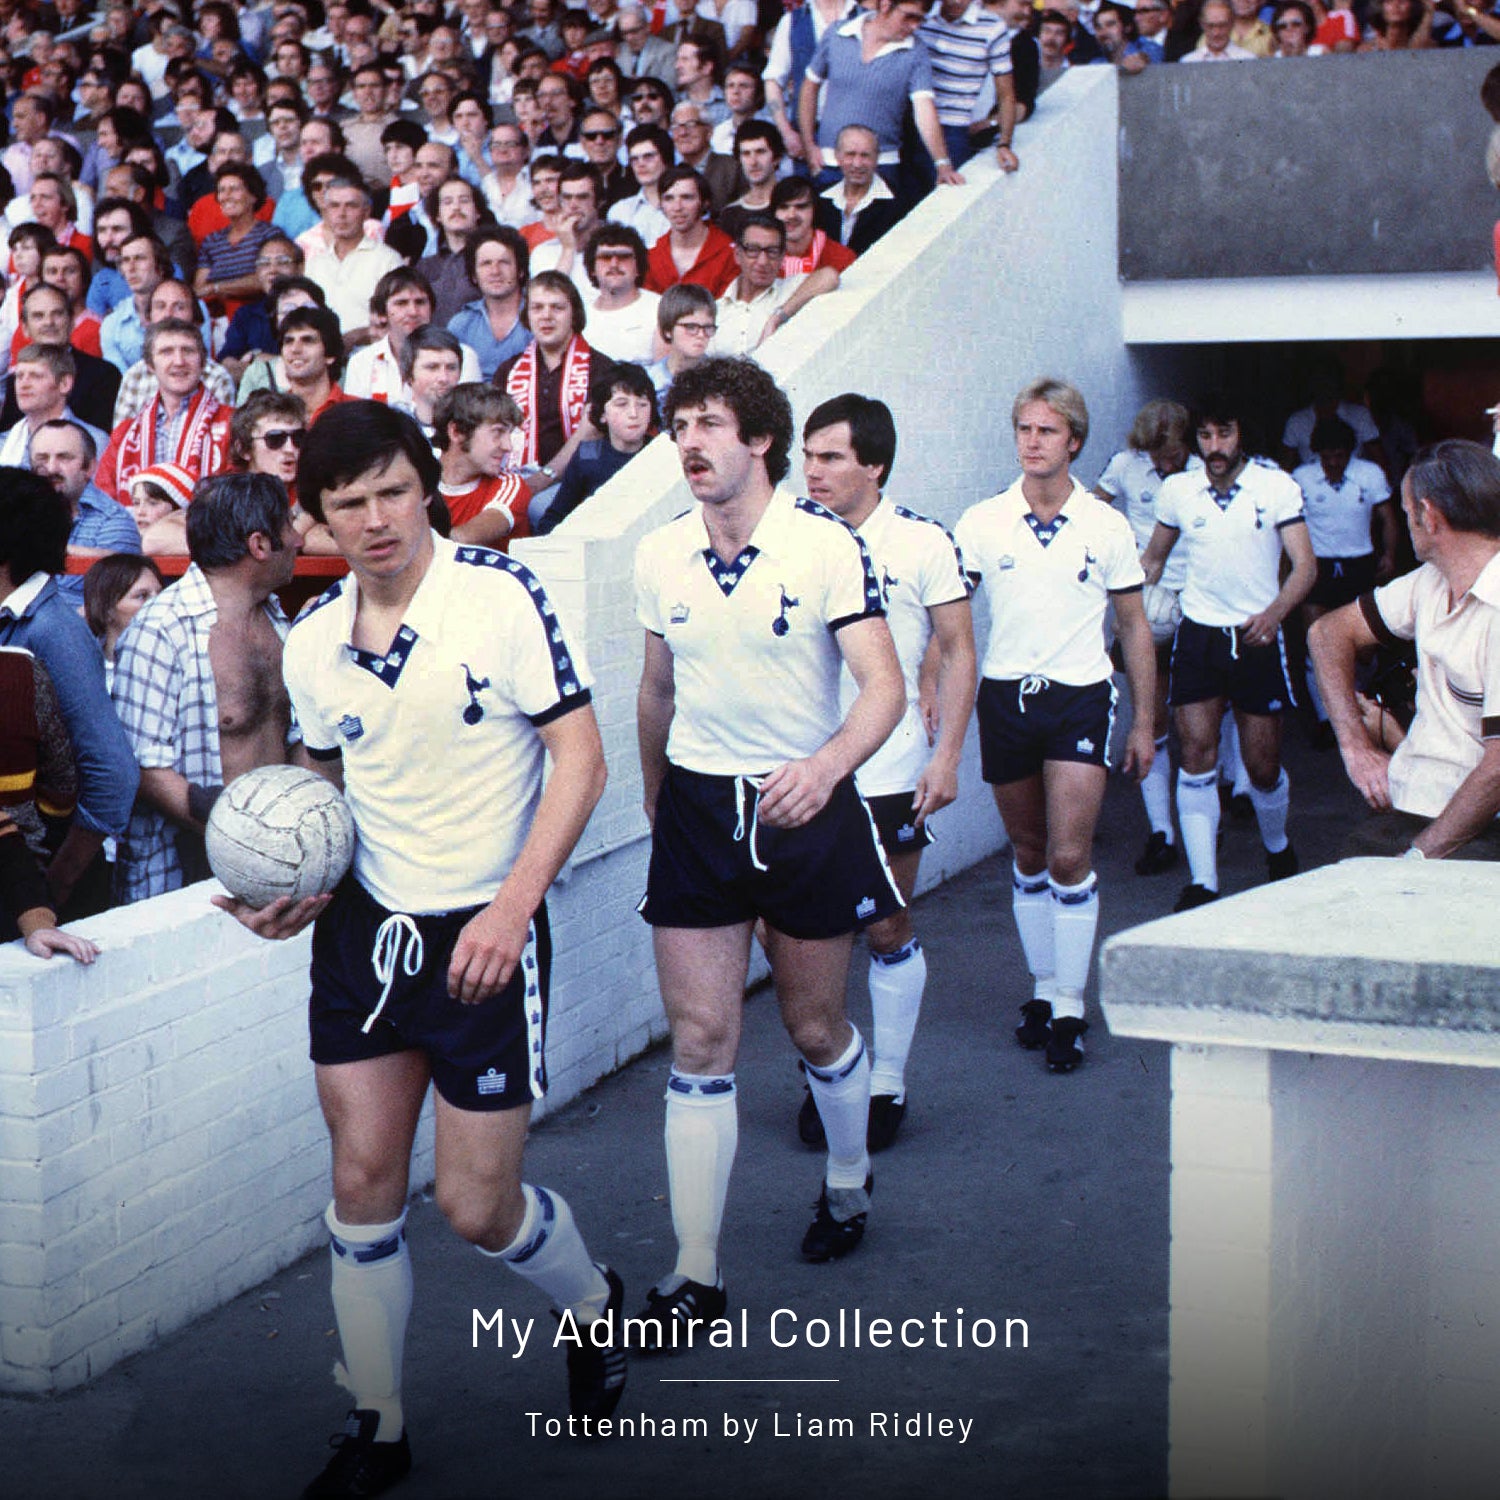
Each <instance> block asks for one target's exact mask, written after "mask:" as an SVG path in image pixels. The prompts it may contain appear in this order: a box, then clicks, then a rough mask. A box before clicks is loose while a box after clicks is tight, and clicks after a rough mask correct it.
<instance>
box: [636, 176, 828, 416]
mask: <svg viewBox="0 0 1500 1500" xmlns="http://www.w3.org/2000/svg"><path fill="white" fill-rule="evenodd" d="M804 180H805V179H804ZM718 312H719V310H718V305H717V304H716V303H715V302H714V299H713V295H712V293H710V292H709V291H708V290H707V289H706V288H704V287H701V286H694V285H693V284H692V282H690V281H682V282H679V283H678V284H677V285H676V286H673V287H668V288H667V290H666V291H665V292H663V293H662V298H661V301H660V303H658V304H657V308H656V331H657V333H658V334H659V335H660V337H661V342H662V347H663V348H664V349H665V350H666V351H667V352H666V353H665V354H664V355H662V357H661V358H660V359H659V360H657V361H656V363H655V364H653V365H652V366H651V367H650V368H649V369H648V370H647V371H646V373H647V374H648V375H649V376H650V377H651V384H652V385H653V386H654V387H655V388H656V395H657V400H658V403H660V402H662V401H665V400H666V399H667V392H668V391H670V390H671V389H672V382H673V381H674V380H676V378H677V377H678V376H679V375H680V374H681V373H682V372H683V371H684V370H691V369H692V368H693V366H694V365H698V364H702V362H703V360H704V357H705V356H706V355H707V353H708V346H709V343H710V342H711V341H712V339H713V336H714V334H716V333H717V332H718V330H719V324H718Z"/></svg>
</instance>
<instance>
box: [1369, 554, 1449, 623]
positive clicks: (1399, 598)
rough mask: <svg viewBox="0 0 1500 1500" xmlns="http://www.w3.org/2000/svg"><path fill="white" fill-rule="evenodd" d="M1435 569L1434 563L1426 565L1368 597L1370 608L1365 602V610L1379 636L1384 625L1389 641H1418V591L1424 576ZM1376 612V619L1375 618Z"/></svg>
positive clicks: (1403, 575) (1395, 579) (1392, 581)
mask: <svg viewBox="0 0 1500 1500" xmlns="http://www.w3.org/2000/svg"><path fill="white" fill-rule="evenodd" d="M1431 566H1432V564H1431V563H1424V564H1423V566H1422V567H1420V568H1418V569H1416V571H1415V572H1411V573H1404V574H1402V576H1401V577H1400V578H1393V579H1392V580H1391V581H1390V582H1389V583H1387V584H1384V585H1382V586H1381V587H1380V588H1378V589H1376V590H1375V591H1374V592H1373V593H1370V594H1366V595H1365V596H1364V597H1365V599H1368V600H1369V601H1370V604H1369V606H1368V607H1366V606H1365V605H1364V602H1363V600H1362V601H1361V609H1362V612H1363V614H1364V616H1365V620H1366V622H1367V623H1368V624H1369V626H1370V628H1371V629H1372V630H1373V631H1374V632H1375V634H1376V635H1380V634H1381V628H1380V627H1381V626H1382V625H1383V626H1384V627H1385V634H1386V635H1387V636H1388V637H1389V636H1394V637H1395V638H1396V639H1397V640H1402V641H1410V640H1414V639H1415V638H1416V634H1417V589H1418V586H1419V584H1420V583H1421V581H1422V577H1423V575H1424V574H1425V573H1426V572H1427V570H1428V569H1429V568H1430V567H1431ZM1372 610H1373V611H1374V616H1375V617H1374V618H1372V617H1371V611H1372Z"/></svg>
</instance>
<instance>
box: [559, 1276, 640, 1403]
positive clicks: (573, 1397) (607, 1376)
mask: <svg viewBox="0 0 1500 1500" xmlns="http://www.w3.org/2000/svg"><path fill="white" fill-rule="evenodd" d="M599 1269H600V1270H601V1271H603V1272H604V1279H605V1280H606V1281H607V1282H609V1301H608V1303H606V1304H605V1308H604V1316H605V1317H606V1318H609V1319H611V1320H612V1322H613V1335H614V1336H613V1337H612V1338H611V1340H610V1342H609V1343H608V1344H606V1345H605V1346H604V1347H603V1348H602V1349H601V1348H597V1347H595V1345H594V1344H593V1342H592V1341H591V1340H590V1339H589V1337H588V1330H589V1329H590V1328H591V1327H592V1326H593V1325H592V1324H589V1323H580V1324H579V1325H578V1333H579V1335H580V1338H581V1342H580V1343H577V1344H575V1343H572V1342H569V1344H568V1410H569V1411H570V1412H571V1413H572V1414H573V1415H574V1416H575V1417H592V1418H594V1420H595V1421H598V1420H599V1419H600V1418H602V1417H607V1416H609V1414H610V1413H611V1412H612V1411H614V1409H615V1407H617V1406H618V1405H619V1404H620V1397H621V1396H623V1395H624V1394H625V1340H624V1336H623V1333H622V1330H621V1318H622V1317H623V1315H624V1311H625V1288H624V1286H623V1285H622V1284H621V1282H620V1278H619V1277H618V1276H616V1275H615V1273H614V1272H613V1271H611V1270H610V1268H609V1267H608V1266H600V1267H599ZM553 1316H554V1317H555V1316H557V1315H556V1314H553Z"/></svg>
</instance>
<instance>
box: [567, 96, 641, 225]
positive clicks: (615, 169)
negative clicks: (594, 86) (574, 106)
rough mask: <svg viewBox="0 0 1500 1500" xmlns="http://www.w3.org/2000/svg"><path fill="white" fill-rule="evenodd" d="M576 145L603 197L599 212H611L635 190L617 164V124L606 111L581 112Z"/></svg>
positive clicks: (616, 118) (619, 162)
mask: <svg viewBox="0 0 1500 1500" xmlns="http://www.w3.org/2000/svg"><path fill="white" fill-rule="evenodd" d="M578 141H579V144H580V145H581V146H582V147H583V158H584V160H585V161H586V162H587V163H588V164H589V165H590V166H591V167H592V168H593V169H594V172H595V174H596V176H597V177H598V179H599V185H600V189H601V192H602V194H603V196H602V198H601V199H600V203H599V212H600V213H601V214H602V213H603V212H604V210H605V209H607V208H613V207H614V205H615V204H616V203H618V202H619V201H620V200H621V199H622V198H629V197H630V196H631V195H632V194H633V193H634V192H635V190H636V186H635V178H634V177H632V176H631V175H630V171H629V169H628V168H627V167H625V166H624V165H622V163H621V161H620V120H619V116H618V115H614V114H612V113H611V112H610V111H609V110H607V109H598V108H592V109H588V110H585V111H584V115H583V119H582V121H581V122H580V124H579V127H578Z"/></svg>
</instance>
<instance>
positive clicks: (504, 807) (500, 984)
mask: <svg viewBox="0 0 1500 1500" xmlns="http://www.w3.org/2000/svg"><path fill="white" fill-rule="evenodd" d="M438 479H439V469H438V465H437V461H436V460H435V459H434V458H433V456H432V450H431V448H430V447H429V446H428V443H427V441H426V439H425V438H424V437H423V436H422V433H421V429H420V428H419V427H418V426H417V425H416V423H415V422H413V421H412V420H411V419H410V418H409V417H407V416H405V415H404V414H402V413H400V412H397V411H394V410H392V409H391V408H390V407H388V406H384V405H381V404H379V403H376V402H371V401H354V402H347V403H344V404H342V405H338V406H334V407H332V408H330V409H329V410H328V411H327V412H326V413H325V414H324V415H323V416H322V417H321V418H320V419H319V420H318V421H317V422H316V423H315V424H314V426H313V427H312V430H311V431H310V432H309V434H308V438H307V443H306V446H305V447H304V448H303V450H302V455H301V459H300V461H299V464H298V468H297V491H298V498H299V499H300V501H301V503H302V505H303V506H304V507H305V508H306V509H307V511H308V512H309V513H310V514H311V515H312V516H313V517H314V518H315V519H316V520H319V521H322V522H325V523H326V524H327V526H328V528H329V530H330V532H331V533H332V534H333V538H334V540H335V542H336V543H337V544H338V547H339V551H340V552H341V553H342V555H343V556H344V558H345V559H346V560H347V561H348V563H349V567H350V570H351V571H350V574H349V576H348V577H347V578H345V579H343V580H342V581H341V582H340V583H339V584H338V585H336V586H335V587H334V588H332V589H330V590H329V592H328V593H326V594H325V595H324V596H323V597H322V598H321V599H320V600H318V601H317V603H316V604H314V605H313V606H312V608H310V609H309V610H307V611H306V612H305V613H304V614H303V615H302V616H301V618H300V619H299V620H298V621H297V623H296V624H295V625H294V626H293V628H292V632H291V634H290V636H289V637H288V639H287V644H286V651H285V658H284V667H285V673H286V682H287V688H288V691H289V692H290V694H291V697H292V702H293V705H294V707H295V709H296V713H297V719H298V722H299V723H300V725H301V727H302V733H303V739H304V743H305V745H306V747H307V749H308V751H309V752H310V754H311V756H312V758H313V763H314V764H315V765H317V766H318V767H319V769H320V770H321V771H322V772H323V774H324V775H326V776H327V777H328V778H329V779H330V780H331V781H333V782H334V783H335V784H336V785H339V786H341V787H342V788H343V790H344V793H345V795H346V797H347V799H348V803H349V806H350V809H351V811H352V812H353V814H354V822H355V828H356V831H357V835H358V840H357V843H356V847H355V854H354V866H353V870H352V872H351V874H350V876H349V877H348V878H347V879H346V880H345V881H344V882H343V883H342V884H341V885H340V886H339V888H338V889H337V890H336V891H335V892H334V893H333V895H332V896H331V897H313V898H310V899H307V900H304V901H299V902H294V901H291V900H290V899H285V898H284V899H281V900H278V901H273V902H272V903H270V904H269V905H268V906H266V907H264V908H262V909H261V910H259V911H255V910H252V909H250V908H249V907H248V906H246V905H245V904H243V903H241V902H238V901H235V900H232V899H229V898H219V905H220V906H222V907H223V908H224V909H225V910H226V911H229V912H231V913H232V914H233V915H234V916H235V917H237V918H238V919H239V920H240V921H241V922H242V923H244V925H245V926H247V927H249V928H250V929H251V930H252V931H254V932H257V933H259V934H261V935H262V936H264V937H268V938H279V937H289V936H291V935H292V934H293V933H296V932H298V931H300V930H301V929H302V928H303V927H305V926H306V925H307V924H308V923H309V922H311V921H313V920H314V919H316V922H317V925H316V927H315V929H314V932H313V959H312V999H311V1004H310V1027H311V1033H312V1049H311V1050H312V1059H313V1062H314V1063H315V1064H316V1067H317V1081H318V1095H319V1099H320V1101H321V1103H322V1107H323V1114H324V1118H325V1120H326V1121H327V1123H328V1129H329V1134H330V1135H331V1137H332V1144H333V1202H332V1203H331V1204H330V1205H329V1209H328V1215H327V1220H328V1228H329V1231H330V1234H331V1236H332V1252H333V1255H332V1260H333V1304H334V1312H335V1315H336V1318H337V1322H338V1327H339V1336H340V1339H341V1341H342V1344H343V1353H344V1366H343V1368H342V1369H341V1370H340V1372H339V1374H340V1378H341V1380H342V1382H343V1383H344V1384H345V1385H347V1386H348V1388H349V1389H350V1390H351V1391H352V1392H353V1394H354V1410H353V1411H352V1412H351V1414H350V1419H349V1424H348V1428H347V1432H346V1435H345V1437H344V1438H343V1439H342V1441H341V1442H340V1443H339V1445H338V1451H337V1452H336V1453H335V1454H334V1457H333V1459H332V1461H331V1462H330V1463H329V1465H328V1467H327V1468H326V1469H325V1470H324V1472H323V1473H322V1474H320V1475H319V1476H318V1478H316V1479H315V1480H314V1481H313V1483H312V1484H311V1485H310V1486H309V1487H308V1489H307V1490H306V1491H305V1494H306V1495H307V1496H309V1497H324V1496H353V1495H375V1494H378V1493H380V1492H381V1491H382V1490H384V1489H386V1488H387V1487H389V1486H390V1485H391V1484H394V1483H395V1482H396V1481H397V1480H399V1479H400V1478H401V1477H402V1476H403V1475H404V1474H405V1473H406V1472H407V1470H408V1469H409V1468H410V1466H411V1455H410V1450H409V1448H408V1446H407V1438H406V1432H405V1428H404V1424H403V1420H402V1411H401V1358H402V1348H403V1343H404V1337H405V1326H406V1320H407V1315H408V1312H409V1310H410V1305H411V1266H410V1261H409V1259H408V1256H407V1249H406V1240H405V1234H404V1227H405V1219H406V1213H405V1205H406V1199H407V1191H408V1180H407V1179H408V1172H409V1167H410V1158H411V1148H412V1141H413V1137H414V1135H415V1132H416V1127H417V1118H418V1115H419V1113H420V1111H421V1107H422V1102H423V1099H424V1097H425V1096H426V1093H427V1086H428V1084H429V1083H432V1084H434V1085H435V1086H436V1090H437V1098H436V1125H437V1142H436V1148H437V1187H436V1197H437V1202H438V1205H439V1207H440V1208H441V1209H442V1210H443V1212H444V1214H445V1215H446V1216H447V1218H448V1221H449V1222H450V1223H451V1224H452V1225H453V1227H454V1229H455V1230H457V1232H458V1233H459V1234H460V1235H462V1236H463V1238H464V1239H466V1240H469V1241H470V1242H471V1243H472V1244H473V1245H474V1246H475V1247H476V1248H477V1249H478V1250H479V1251H480V1253H481V1254H484V1255H488V1256H492V1257H494V1258H496V1259H497V1260H501V1261H503V1262H505V1263H507V1264H508V1265H509V1266H510V1267H511V1269H512V1270H514V1271H515V1272H517V1274H519V1275H521V1276H523V1277H525V1278H526V1279H527V1280H528V1281H531V1282H534V1283H535V1284H536V1285H537V1286H539V1287H540V1288H541V1289H542V1290H543V1291H544V1292H545V1293H546V1294H547V1295H548V1296H549V1297H550V1298H551V1299H552V1301H553V1303H554V1304H555V1305H556V1306H557V1307H558V1308H559V1309H562V1310H565V1311H570V1312H571V1313H572V1315H573V1318H574V1320H575V1321H576V1323H577V1325H578V1328H579V1330H580V1332H581V1333H582V1334H583V1338H582V1339H581V1341H580V1342H579V1343H578V1344H577V1345H575V1346H573V1347H572V1348H570V1351H569V1355H568V1383H569V1395H570V1402H571V1407H572V1411H573V1414H574V1415H589V1416H594V1417H603V1416H607V1415H608V1414H609V1413H610V1412H612V1411H613V1410H614V1408H615V1406H616V1404H617V1403H618V1401H619V1399H620V1396H621V1394H622V1392H623V1390H624V1384H625V1355H624V1348H623V1344H620V1343H618V1342H610V1341H607V1340H606V1339H605V1338H604V1337H603V1335H602V1334H601V1335H600V1346H599V1347H595V1346H594V1344H593V1342H592V1340H591V1338H590V1337H589V1331H588V1329H587V1328H586V1327H585V1325H586V1324H589V1323H592V1322H594V1321H595V1320H597V1319H599V1318H600V1317H602V1316H604V1315H605V1314H606V1313H607V1312H610V1313H613V1314H614V1338H615V1340H616V1341H617V1340H618V1338H619V1320H620V1304H621V1299H622V1292H621V1287H620V1282H619V1279H618V1278H617V1277H616V1276H615V1275H614V1273H613V1272H611V1271H609V1270H607V1269H606V1268H603V1267H601V1266H598V1265H596V1264H595V1263H594V1262H593V1261H592V1260H591V1259H590V1258H589V1254H588V1251H587V1250H586V1248H585V1247H584V1243H583V1239H582V1237H581V1235H580V1234H579V1232H578V1230H577V1228H576V1226H575V1225H574V1222H573V1216H572V1213H571V1212H570V1211H569V1208H568V1205H567V1204H566V1203H565V1202H564V1201H563V1199H562V1198H561V1197H560V1196H559V1195H558V1194H557V1193H555V1192H552V1191H550V1190H548V1189H545V1188H540V1187H534V1186H531V1185H530V1184H527V1183H524V1182H523V1181H522V1179H521V1157H522V1149H523V1147H524V1144H525V1138H526V1129H527V1124H528V1121H529V1119H530V1115H531V1105H532V1101H533V1100H534V1099H538V1098H540V1097H541V1096H542V1094H543V1092H544V1091H545V1088H546V1065H545V1052H544V1050H543V1042H544V1035H543V1034H544V1029H545V1023H546V1007H547V982H548V968H549V960H550V944H549V940H548V933H547V916H546V907H545V904H544V897H545V895H546V892H547V889H548V887H549V886H550V885H551V884H552V881H553V879H554V877H555V876H556V875H557V872H558V871H559V870H560V869H561V867H562V865H563V863H564V861H565V860H566V859H567V858H568V856H569V854H570V853H571V852H572V850H573V847H574V845H575V844H576V843H577V842H578V839H579V836H580V835H581V834H582V832H583V829H584V826H585V825H586V824H587V822H588V820H589V816H590V814H591V813H592V812H593V809H594V806H595V804H596V803H597V802H598V800H599V797H600V795H601V793H602V792H603V789H604V779H605V769H604V752H603V747H602V745H601V743H600V739H599V730H598V726H597V724H596V723H595V720H594V713H593V710H592V708H591V707H590V706H589V698H590V694H589V677H588V672H587V669H586V667H585V665H584V663H583V662H582V661H581V660H580V659H579V657H578V656H577V655H576V653H575V652H574V651H573V649H572V647H571V646H570V644H569V642H568V641H567V639H566V637H565V633H564V631H563V630H562V628H561V626H560V624H559V622H558V619H557V616H556V614H555V612H554V610H553V607H552V605H551V602H550V601H549V600H548V598H547V596H546V594H545V593H544V592H543V590H542V587H541V585H540V584H539V583H538V582H537V580H536V579H535V578H534V577H533V576H532V574H531V573H530V572H529V571H528V570H527V569H526V568H525V567H524V566H523V565H522V564H520V563H518V562H516V561H514V560H513V559H511V558H508V557H506V556H504V555H503V554H501V553H497V552H491V551H488V550H487V549H485V548H480V547H461V546H456V545H454V544H453V543H451V542H449V541H447V540H445V539H444V538H442V537H439V536H437V535H436V534H435V533H434V532H433V531H432V529H431V527H430V526H429V524H428V506H429V504H430V502H431V498H432V496H433V495H434V494H435V493H436V491H437V486H438ZM549 758H550V760H551V762H552V774H551V775H550V776H549V777H548V779H547V782H546V787H545V790H544V789H543V779H542V772H543V767H544V764H545V762H546V761H547V760H548V759H549ZM464 788H473V789H474V795H473V796H472V797H465V796H464V795H462V789H464Z"/></svg>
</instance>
